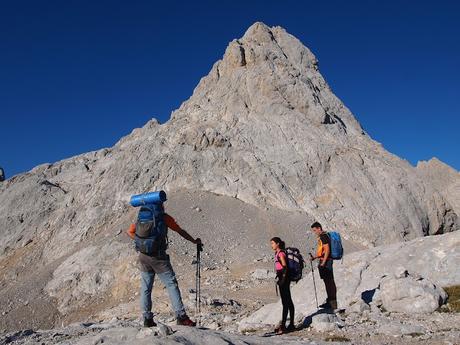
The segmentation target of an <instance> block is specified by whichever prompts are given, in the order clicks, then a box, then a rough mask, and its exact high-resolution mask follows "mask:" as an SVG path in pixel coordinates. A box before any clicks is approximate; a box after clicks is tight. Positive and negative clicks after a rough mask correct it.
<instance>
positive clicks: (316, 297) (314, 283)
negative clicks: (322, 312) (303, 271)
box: [310, 253, 319, 309]
mask: <svg viewBox="0 0 460 345" xmlns="http://www.w3.org/2000/svg"><path fill="white" fill-rule="evenodd" d="M310 257H311V258H312V259H313V255H311V253H310ZM310 265H311V276H312V278H313V288H314V289H315V300H316V309H318V308H319V305H318V296H317V294H316V282H315V272H314V271H313V260H310Z"/></svg>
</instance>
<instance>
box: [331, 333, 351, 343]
mask: <svg viewBox="0 0 460 345" xmlns="http://www.w3.org/2000/svg"><path fill="white" fill-rule="evenodd" d="M324 340H325V341H337V342H342V343H345V342H350V341H351V340H350V339H348V338H347V337H343V336H341V335H330V336H328V337H326V339H324Z"/></svg>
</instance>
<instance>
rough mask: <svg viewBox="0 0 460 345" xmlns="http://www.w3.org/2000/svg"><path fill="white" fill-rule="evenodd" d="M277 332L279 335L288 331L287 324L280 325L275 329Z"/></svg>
mask: <svg viewBox="0 0 460 345" xmlns="http://www.w3.org/2000/svg"><path fill="white" fill-rule="evenodd" d="M275 333H276V334H278V335H280V334H284V333H287V330H286V326H283V325H280V326H279V327H278V330H276V331H275Z"/></svg>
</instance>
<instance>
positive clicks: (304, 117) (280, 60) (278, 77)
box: [172, 22, 364, 139]
mask: <svg viewBox="0 0 460 345" xmlns="http://www.w3.org/2000/svg"><path fill="white" fill-rule="evenodd" d="M172 118H173V120H178V119H184V118H187V120H188V121H193V122H195V123H197V122H199V123H204V122H206V121H218V122H219V123H220V124H222V123H225V124H227V127H228V126H234V125H236V124H237V123H239V122H243V123H246V122H247V121H253V120H254V119H259V120H261V119H264V120H265V122H266V123H268V124H270V125H272V126H278V124H277V123H276V122H278V121H283V122H287V121H290V122H295V121H304V122H308V123H309V124H311V125H313V126H321V125H325V126H327V127H329V128H328V131H329V132H331V131H332V132H333V137H336V138H337V137H338V138H341V139H343V138H344V136H346V135H347V134H354V135H358V136H362V135H363V134H364V132H363V131H362V128H361V126H360V125H359V123H358V122H357V121H356V119H355V118H354V116H353V115H352V114H351V112H350V111H349V110H348V109H347V108H346V107H345V106H344V105H343V104H342V103H341V102H340V100H338V99H337V98H336V97H335V96H334V95H333V94H332V92H331V90H330V88H329V86H328V85H327V83H326V81H325V80H324V79H323V77H322V76H321V74H320V73H319V70H318V62H317V60H316V57H315V56H314V55H313V53H312V52H311V51H310V50H309V49H308V48H307V47H305V46H304V45H303V44H302V43H301V42H300V41H299V40H298V39H296V38H295V37H294V36H292V35H290V34H288V33H287V32H286V31H285V30H284V29H283V28H281V27H273V28H269V27H268V26H266V25H265V24H263V23H260V22H258V23H255V24H254V25H252V26H251V27H250V28H249V29H248V30H247V31H246V33H245V34H244V36H243V37H242V38H240V39H235V40H233V41H232V42H230V44H229V45H228V47H227V49H226V50H225V54H224V56H223V58H222V60H219V61H217V62H216V63H215V64H214V66H213V67H212V69H211V71H210V73H209V74H208V75H207V76H206V77H204V78H203V79H202V80H201V81H200V83H199V84H198V86H197V87H196V89H195V90H194V93H193V95H192V97H191V98H190V99H189V100H188V101H186V102H184V104H182V106H181V107H180V108H179V109H178V110H177V111H175V112H174V113H173V115H172ZM276 118H277V119H276Z"/></svg>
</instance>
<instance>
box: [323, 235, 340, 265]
mask: <svg viewBox="0 0 460 345" xmlns="http://www.w3.org/2000/svg"><path fill="white" fill-rule="evenodd" d="M327 234H328V235H329V239H330V240H331V246H330V247H331V258H332V259H333V260H340V259H342V257H343V246H342V238H341V237H340V234H339V233H338V232H335V231H328V232H327Z"/></svg>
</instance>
